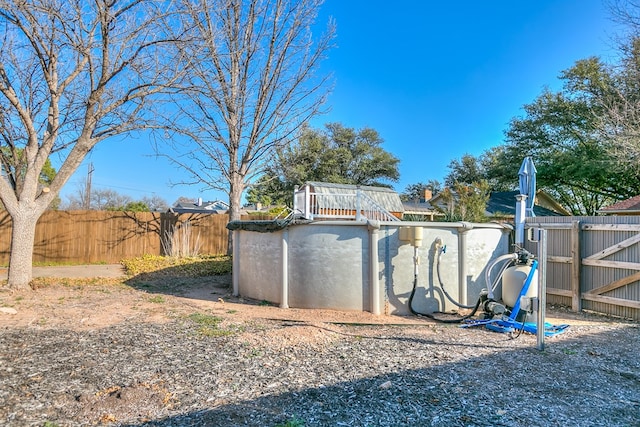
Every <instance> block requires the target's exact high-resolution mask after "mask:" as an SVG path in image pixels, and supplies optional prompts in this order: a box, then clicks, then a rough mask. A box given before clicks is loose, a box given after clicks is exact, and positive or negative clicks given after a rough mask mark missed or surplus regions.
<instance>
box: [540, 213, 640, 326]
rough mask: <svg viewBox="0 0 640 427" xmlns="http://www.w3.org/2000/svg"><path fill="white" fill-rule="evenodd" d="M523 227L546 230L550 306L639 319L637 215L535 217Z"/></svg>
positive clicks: (639, 226)
mask: <svg viewBox="0 0 640 427" xmlns="http://www.w3.org/2000/svg"><path fill="white" fill-rule="evenodd" d="M527 227H541V228H544V229H546V230H547V236H548V238H547V241H548V247H547V253H548V257H547V269H548V271H547V301H548V302H550V303H552V304H553V303H556V304H564V305H570V306H571V308H572V310H574V311H580V310H589V311H594V312H597V313H602V314H608V315H613V316H618V317H624V318H631V319H634V320H640V217H629V216H626V217H625V216H617V217H535V218H528V219H527ZM527 246H528V249H529V250H532V251H533V252H535V249H536V248H535V245H527ZM529 246H530V247H529Z"/></svg>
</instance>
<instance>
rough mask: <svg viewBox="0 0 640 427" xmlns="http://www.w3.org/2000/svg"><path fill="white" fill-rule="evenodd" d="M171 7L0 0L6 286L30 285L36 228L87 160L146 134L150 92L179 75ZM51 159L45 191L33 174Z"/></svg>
mask: <svg viewBox="0 0 640 427" xmlns="http://www.w3.org/2000/svg"><path fill="white" fill-rule="evenodd" d="M171 10H172V8H171V7H170V4H169V3H168V2H165V1H151V0H130V1H126V2H124V1H117V0H94V1H85V0H31V1H28V2H27V1H22V0H0V28H1V30H0V146H1V148H2V149H0V161H1V165H0V166H1V168H2V174H1V175H2V179H0V199H1V200H2V203H3V204H4V206H5V207H6V209H7V211H8V213H9V215H10V216H11V219H12V223H13V232H12V240H11V256H10V264H9V280H8V282H9V286H10V287H13V288H19V287H27V286H28V285H29V282H30V280H31V274H32V273H31V267H32V253H33V244H34V235H35V226H36V221H37V220H38V218H39V217H40V216H41V215H42V213H43V212H44V210H45V209H46V207H47V206H48V205H49V203H51V201H52V200H53V199H54V198H55V197H56V196H57V195H58V193H59V191H60V189H61V188H62V186H63V185H64V184H65V183H66V182H67V181H68V179H69V178H70V176H71V175H72V174H73V172H74V171H75V170H76V169H77V168H78V166H79V165H80V164H81V162H82V161H83V159H84V158H85V156H86V155H87V153H89V152H90V151H91V149H92V148H93V147H94V146H95V145H96V144H97V143H98V142H100V141H102V140H104V139H106V138H109V137H111V136H114V135H118V134H123V133H126V132H130V131H132V130H137V129H141V128H144V127H145V126H146V124H147V121H146V120H145V119H146V117H147V116H146V112H147V109H148V107H149V105H150V102H151V101H152V100H154V95H158V94H161V93H162V92H164V91H165V90H166V88H167V87H168V85H169V83H171V82H172V81H173V80H175V79H177V78H179V76H180V73H181V71H180V68H178V66H179V64H178V62H179V61H177V60H176V59H175V58H172V57H171V55H172V54H173V53H172V51H171V49H172V48H173V47H174V46H175V44H174V43H172V42H173V41H174V40H173V37H172V36H170V35H169V34H168V30H167V28H168V27H167V25H166V24H167V23H168V21H170V20H171V19H173V18H172V15H170V13H171ZM172 24H174V25H175V24H176V22H173V23H172ZM176 30H179V27H178V28H176ZM51 156H54V157H53V158H54V159H56V160H58V161H60V162H61V166H60V168H59V169H58V173H57V174H56V176H55V178H54V179H53V180H52V182H51V183H50V185H49V186H48V187H47V188H46V189H43V188H41V187H40V186H38V177H39V176H40V172H41V170H42V168H43V165H44V164H45V162H46V161H47V159H48V158H50V157H51Z"/></svg>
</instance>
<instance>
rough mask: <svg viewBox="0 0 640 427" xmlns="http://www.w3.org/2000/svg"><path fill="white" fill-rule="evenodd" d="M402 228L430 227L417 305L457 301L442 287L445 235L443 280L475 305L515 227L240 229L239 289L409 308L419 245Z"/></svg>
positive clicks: (440, 306)
mask: <svg viewBox="0 0 640 427" xmlns="http://www.w3.org/2000/svg"><path fill="white" fill-rule="evenodd" d="M400 227H420V228H422V229H423V240H422V244H421V245H420V246H419V247H418V248H417V255H418V261H419V264H418V286H417V288H416V294H415V297H414V302H413V308H414V309H415V310H417V311H426V312H433V311H453V310H455V308H456V307H455V306H454V305H453V304H452V303H450V302H449V301H448V300H447V298H446V297H445V296H444V295H443V293H442V291H441V289H440V284H439V280H438V277H437V269H436V266H437V253H438V251H437V250H436V247H435V242H436V241H437V240H438V239H439V240H440V241H442V243H443V244H444V245H446V251H445V252H444V253H443V254H442V256H441V258H440V260H441V264H440V273H441V278H442V283H443V284H444V288H445V290H446V291H447V293H449V294H450V295H451V296H452V297H453V298H454V299H456V300H457V301H459V302H462V303H464V304H473V303H474V302H475V300H476V299H477V297H478V294H479V292H480V290H481V289H482V288H485V287H486V284H485V278H484V272H485V269H486V268H487V267H488V265H489V264H490V262H491V261H492V260H494V259H495V258H497V257H499V256H500V255H504V254H506V253H508V251H509V233H510V232H511V228H510V227H508V226H507V227H505V226H503V225H500V224H493V223H488V224H471V223H433V222H379V223H378V222H369V223H364V222H355V221H318V222H314V223H310V224H301V225H292V226H289V227H288V228H286V229H284V230H280V231H276V232H273V233H261V232H256V231H245V230H236V231H234V239H235V240H234V259H233V262H234V270H233V287H234V294H236V295H241V296H243V297H246V298H252V299H257V300H265V301H269V302H271V303H274V304H278V305H280V306H282V307H293V308H326V309H335V310H358V311H370V312H372V313H375V314H398V315H407V314H410V310H409V307H408V304H407V303H408V298H409V295H410V293H411V290H412V288H413V283H414V271H415V270H414V246H413V245H412V244H411V242H403V241H401V240H400V238H399V234H400V233H399V228H400ZM461 251H463V252H461ZM498 296H499V295H498Z"/></svg>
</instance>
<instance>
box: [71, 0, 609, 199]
mask: <svg viewBox="0 0 640 427" xmlns="http://www.w3.org/2000/svg"><path fill="white" fill-rule="evenodd" d="M329 16H332V17H333V18H334V19H335V22H336V24H337V39H336V43H337V48H335V49H334V50H332V51H331V52H330V53H329V57H328V59H327V60H326V61H325V62H324V64H323V70H324V71H325V72H331V73H333V76H334V89H333V91H332V93H331V95H330V97H329V99H328V104H327V107H328V108H329V112H328V113H327V114H325V115H323V116H320V117H318V118H316V119H314V121H313V123H312V125H313V126H315V127H322V126H323V125H324V124H325V123H328V122H340V123H342V124H343V125H345V126H347V127H353V128H357V129H359V128H362V127H371V128H374V129H376V130H377V131H378V132H379V133H380V135H381V137H382V138H383V139H384V140H385V143H384V148H385V149H386V150H387V151H389V152H391V153H393V154H394V155H395V156H397V157H398V158H399V159H400V181H399V182H398V183H396V184H395V185H394V186H395V188H396V190H398V191H400V192H401V191H403V190H404V189H405V188H406V186H407V185H409V184H413V183H417V182H420V181H422V182H426V181H428V180H431V179H437V180H439V181H441V182H442V181H443V179H444V176H445V175H446V174H447V172H448V169H447V165H448V164H449V163H450V162H451V160H453V159H459V158H460V157H461V156H463V155H464V154H465V153H470V154H472V155H476V156H477V155H480V154H481V153H482V152H483V151H484V150H486V149H487V148H490V147H492V146H496V145H499V144H501V143H502V142H503V134H504V131H505V130H506V128H507V125H508V123H509V120H510V119H511V118H513V117H515V116H519V115H521V114H522V107H523V105H524V104H527V103H530V102H532V101H533V100H534V99H535V98H536V96H538V95H539V94H540V93H541V91H542V90H543V88H544V87H550V88H551V89H558V88H559V87H560V86H559V81H558V79H557V76H558V75H559V74H560V72H561V71H562V70H564V69H567V68H569V67H571V66H572V65H573V63H574V62H575V61H576V60H578V59H582V58H587V57H589V56H600V57H603V58H604V59H607V58H612V57H613V56H614V55H615V49H614V48H613V46H614V43H613V41H612V37H613V36H614V34H615V30H616V28H615V26H614V24H613V23H612V22H611V21H610V19H609V14H608V11H607V9H606V7H605V5H604V4H603V2H601V1H600V0H555V1H553V0H526V1H525V0H511V1H507V0H495V1H494V0H484V1H478V0H462V1H457V2H455V1H451V2H448V1H447V2H444V1H438V2H436V1H423V0H398V1H395V2H391V1H388V0H326V1H325V4H324V6H323V8H322V10H321V14H320V16H319V22H320V23H322V24H323V25H324V22H326V20H327V19H328V18H329ZM534 160H535V159H534ZM89 162H91V163H93V166H94V168H95V170H94V172H93V176H92V183H93V188H100V189H106V188H110V189H113V190H115V191H117V192H119V193H123V194H128V195H130V196H131V197H132V198H133V199H135V200H139V199H141V198H142V197H144V196H150V195H154V194H155V195H158V196H160V197H162V198H164V199H165V200H166V201H167V202H168V203H170V204H171V203H173V202H174V201H175V200H176V199H177V198H178V197H180V196H186V197H191V198H197V197H202V198H203V199H205V200H214V199H223V200H225V199H226V198H225V196H224V195H223V194H220V193H218V192H215V191H202V186H199V185H192V186H176V187H172V186H170V185H169V182H170V181H178V180H180V171H179V170H177V169H176V168H175V167H174V166H172V165H170V164H169V163H168V162H167V161H166V160H162V159H156V158H154V157H153V152H152V149H151V146H150V144H149V143H148V142H147V141H146V140H145V139H144V138H140V139H133V140H132V139H124V138H120V139H115V140H112V141H105V142H103V143H101V144H99V145H98V147H97V148H96V149H95V150H94V152H93V153H91V155H90V157H89V158H88V159H87V160H86V161H85V163H84V164H83V165H82V166H81V167H80V168H79V169H78V171H77V173H76V174H75V175H74V176H73V177H72V178H71V180H70V182H69V183H68V184H67V185H66V187H65V188H64V189H63V191H62V198H63V200H66V199H65V195H66V194H69V193H77V191H78V190H77V189H78V187H79V186H80V185H83V183H84V179H85V178H86V175H87V164H88V163H89ZM514 182H517V177H514Z"/></svg>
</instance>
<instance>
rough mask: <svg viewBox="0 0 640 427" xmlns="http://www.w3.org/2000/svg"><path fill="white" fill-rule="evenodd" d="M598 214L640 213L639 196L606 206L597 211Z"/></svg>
mask: <svg viewBox="0 0 640 427" xmlns="http://www.w3.org/2000/svg"><path fill="white" fill-rule="evenodd" d="M598 212H601V213H605V214H614V213H626V214H632V213H639V212H640V195H639V196H635V197H631V198H630V199H626V200H622V201H619V202H617V203H614V204H612V205H609V206H606V207H604V208H602V209H599V210H598Z"/></svg>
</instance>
